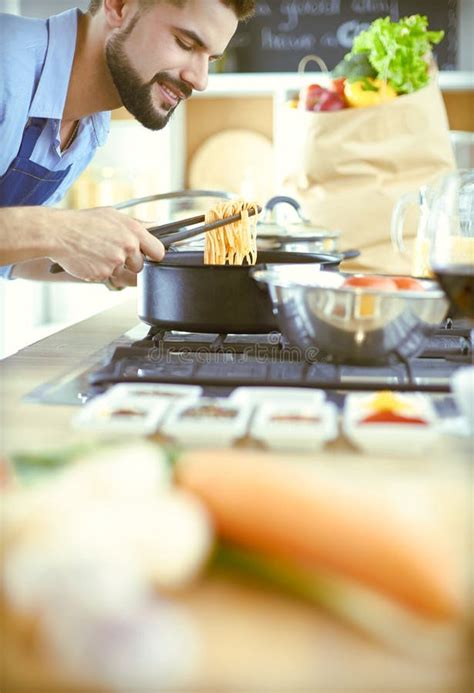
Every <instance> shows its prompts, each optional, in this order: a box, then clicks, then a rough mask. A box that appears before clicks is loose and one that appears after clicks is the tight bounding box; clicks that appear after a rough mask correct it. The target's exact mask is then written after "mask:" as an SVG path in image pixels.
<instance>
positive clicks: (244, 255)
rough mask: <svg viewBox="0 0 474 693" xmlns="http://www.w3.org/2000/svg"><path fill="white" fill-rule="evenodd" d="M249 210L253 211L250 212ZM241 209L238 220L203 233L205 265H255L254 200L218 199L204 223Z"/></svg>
mask: <svg viewBox="0 0 474 693" xmlns="http://www.w3.org/2000/svg"><path fill="white" fill-rule="evenodd" d="M248 210H253V211H254V214H252V215H249V213H248ZM239 212H241V219H240V220H239V221H236V222H233V223H231V224H227V226H221V227H220V228H218V229H214V230H213V231H208V232H207V233H206V240H205V245H204V264H205V265H226V264H228V265H242V264H243V263H244V262H246V263H247V264H248V265H255V263H256V261H257V216H258V205H257V204H256V203H255V202H245V201H244V200H231V201H230V202H220V203H219V204H217V205H216V206H215V207H213V208H212V209H210V210H209V211H208V212H207V213H206V224H209V223H211V222H213V221H217V220H218V219H223V218H225V217H231V216H233V215H234V214H238V213H239Z"/></svg>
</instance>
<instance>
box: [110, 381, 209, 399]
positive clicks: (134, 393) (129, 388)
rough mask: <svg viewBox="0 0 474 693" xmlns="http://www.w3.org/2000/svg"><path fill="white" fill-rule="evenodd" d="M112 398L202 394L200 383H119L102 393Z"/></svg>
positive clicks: (152, 397)
mask: <svg viewBox="0 0 474 693" xmlns="http://www.w3.org/2000/svg"><path fill="white" fill-rule="evenodd" d="M104 394H105V395H106V396H107V397H110V398H112V399H116V398H119V399H123V398H125V397H132V398H137V399H140V398H147V399H148V398H150V399H160V398H169V399H170V400H172V399H174V398H181V397H199V396H200V395H201V394H202V387H201V386H200V385H173V384H167V383H119V384H118V385H113V386H112V387H111V388H109V389H108V390H107V392H105V393H104Z"/></svg>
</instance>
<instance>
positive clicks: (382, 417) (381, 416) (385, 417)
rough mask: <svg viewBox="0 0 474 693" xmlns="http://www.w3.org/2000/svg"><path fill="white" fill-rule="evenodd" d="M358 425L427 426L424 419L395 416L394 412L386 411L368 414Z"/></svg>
mask: <svg viewBox="0 0 474 693" xmlns="http://www.w3.org/2000/svg"><path fill="white" fill-rule="evenodd" d="M360 423H361V424H371V423H404V424H416V425H418V426H427V424H428V422H427V421H426V419H422V418H421V417H419V416H401V415H400V414H395V412H393V411H390V410H388V409H387V410H385V411H378V412H376V413H375V414H370V415H369V416H366V417H365V419H362V420H361V421H360Z"/></svg>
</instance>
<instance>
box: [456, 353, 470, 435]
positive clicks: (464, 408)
mask: <svg viewBox="0 0 474 693" xmlns="http://www.w3.org/2000/svg"><path fill="white" fill-rule="evenodd" d="M451 390H452V393H453V395H454V398H455V400H456V404H457V407H458V409H459V413H460V414H461V416H462V418H463V420H464V422H465V424H466V431H467V433H468V434H471V435H472V434H473V433H474V366H467V367H466V368H459V369H458V370H457V371H456V372H455V373H454V375H453V376H452V378H451Z"/></svg>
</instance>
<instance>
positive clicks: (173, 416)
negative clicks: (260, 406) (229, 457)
mask: <svg viewBox="0 0 474 693" xmlns="http://www.w3.org/2000/svg"><path fill="white" fill-rule="evenodd" d="M251 411H252V410H251V407H250V406H249V405H247V404H245V403H241V402H236V401H232V400H231V399H229V398H214V397H201V398H199V399H194V398H188V399H185V400H180V401H179V402H177V403H176V404H175V405H174V406H173V407H172V409H171V410H170V412H169V414H168V416H167V417H166V420H165V421H164V424H163V426H162V432H163V433H164V434H165V435H167V436H169V437H170V438H172V439H173V440H176V441H178V442H179V443H181V444H182V445H194V446H199V447H215V446H227V445H232V443H233V442H235V441H236V440H237V439H238V438H242V437H243V436H244V435H245V434H246V432H247V428H248V422H249V418H250V414H251Z"/></svg>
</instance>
